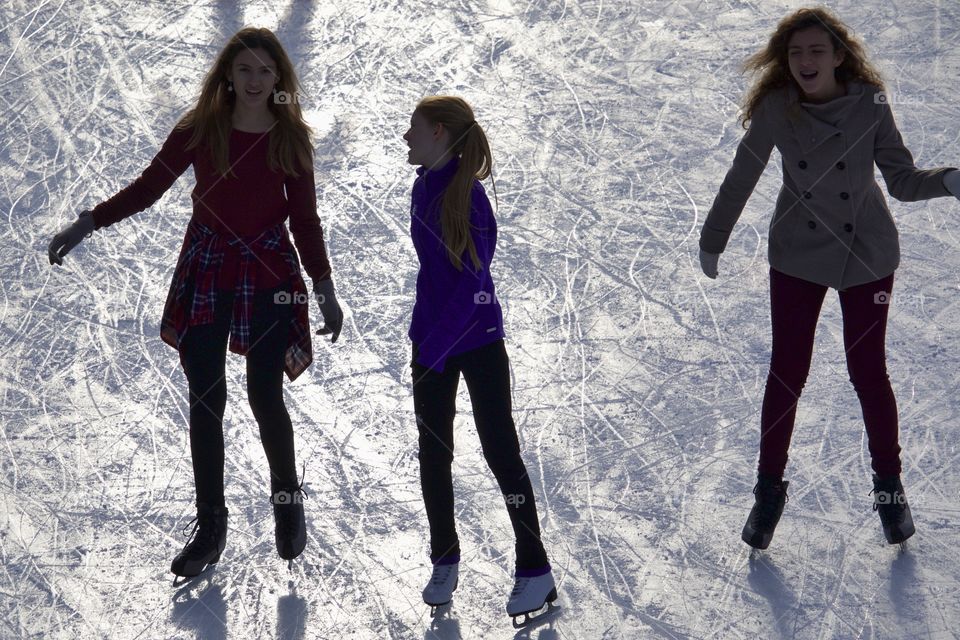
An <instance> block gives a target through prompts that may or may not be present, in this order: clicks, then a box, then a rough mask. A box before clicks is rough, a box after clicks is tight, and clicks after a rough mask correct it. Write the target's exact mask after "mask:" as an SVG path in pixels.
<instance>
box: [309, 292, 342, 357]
mask: <svg viewBox="0 0 960 640" xmlns="http://www.w3.org/2000/svg"><path fill="white" fill-rule="evenodd" d="M313 293H314V295H316V296H317V303H318V304H319V305H320V314H321V315H322V316H323V324H324V327H323V328H322V329H318V330H317V334H318V335H321V336H325V335H327V334H328V333H332V334H333V337H332V338H331V339H330V344H333V343H334V342H336V341H337V338H339V337H340V330H341V329H342V328H343V311H342V310H341V309H340V305H339V304H338V303H337V295H336V294H335V293H334V291H333V280H331V279H330V278H327V279H326V280H315V281H314V283H313Z"/></svg>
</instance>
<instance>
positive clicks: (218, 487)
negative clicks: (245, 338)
mask: <svg viewBox="0 0 960 640" xmlns="http://www.w3.org/2000/svg"><path fill="white" fill-rule="evenodd" d="M188 288H190V284H188ZM278 291H291V287H290V285H281V286H279V287H276V288H274V289H269V290H264V291H260V292H258V293H257V294H256V295H255V296H254V299H253V310H252V319H251V327H250V351H249V352H248V354H247V356H246V358H247V395H248V398H249V401H250V408H251V409H252V410H253V415H254V417H255V418H256V420H257V424H258V425H259V427H260V440H261V442H262V443H263V450H264V452H266V454H267V461H268V462H269V464H270V476H271V492H272V491H274V490H275V489H276V488H277V487H279V486H286V485H290V484H296V480H297V475H296V474H297V472H296V461H295V458H294V449H293V426H292V425H291V424H290V416H289V414H288V413H287V408H286V406H285V405H284V403H283V365H284V352H285V350H286V346H287V331H288V322H289V318H290V314H291V311H292V309H293V306H292V305H289V304H275V303H274V297H273V296H274V294H275V293H276V292H278ZM191 299H192V291H188V296H187V300H191ZM232 308H233V291H230V290H220V291H217V303H216V305H215V307H214V316H215V318H214V321H213V323H211V324H203V325H195V326H192V327H190V328H189V329H188V330H187V332H186V334H185V335H184V337H183V340H182V342H181V343H180V362H181V364H182V365H183V370H184V373H186V376H187V382H188V384H189V387H190V454H191V456H192V458H193V477H194V481H195V482H196V486H197V502H206V503H208V504H211V505H217V506H222V505H223V504H224V501H223V411H224V409H225V408H226V404H227V382H226V377H225V365H226V357H227V336H228V334H229V330H230V317H231V315H232Z"/></svg>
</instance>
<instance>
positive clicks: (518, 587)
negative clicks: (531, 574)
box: [510, 578, 530, 598]
mask: <svg viewBox="0 0 960 640" xmlns="http://www.w3.org/2000/svg"><path fill="white" fill-rule="evenodd" d="M529 583H530V578H517V581H516V582H514V583H513V591H511V592H510V597H511V598H516V597H517V596H519V595H520V594H521V593H523V591H524V589H526V588H527V585H528V584H529Z"/></svg>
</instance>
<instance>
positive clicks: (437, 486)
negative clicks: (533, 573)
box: [411, 340, 547, 571]
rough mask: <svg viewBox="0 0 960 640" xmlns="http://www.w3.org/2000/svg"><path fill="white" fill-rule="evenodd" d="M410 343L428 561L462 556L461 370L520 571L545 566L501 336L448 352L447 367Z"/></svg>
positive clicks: (440, 560)
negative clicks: (457, 483)
mask: <svg viewBox="0 0 960 640" xmlns="http://www.w3.org/2000/svg"><path fill="white" fill-rule="evenodd" d="M416 360H417V345H416V344H414V345H413V361H412V362H411V367H412V369H413V371H412V373H413V402H414V409H415V412H416V418H417V429H418V432H419V444H420V453H419V460H420V484H421V488H422V490H423V501H424V505H425V506H426V510H427V520H428V521H429V523H430V559H431V561H432V562H434V563H438V562H439V563H443V562H444V561H451V559H453V558H457V557H459V555H460V542H459V540H458V538H457V531H456V527H455V525H454V517H453V478H452V476H451V473H450V465H451V464H452V463H453V418H454V415H455V414H456V397H457V385H458V384H459V382H460V373H461V372H462V373H463V378H464V380H466V382H467V389H468V390H469V392H470V403H471V405H472V406H473V417H474V421H475V422H476V425H477V435H479V436H480V445H481V447H482V448H483V457H484V458H485V459H486V461H487V464H488V465H489V466H490V469H491V470H492V471H493V475H494V476H495V477H496V479H497V483H498V484H499V485H500V491H501V493H502V494H503V497H504V501H505V502H506V505H507V512H508V513H509V514H510V523H511V524H512V525H513V532H514V535H515V536H516V540H517V544H516V554H517V570H521V571H522V570H534V569H541V568H543V567H545V566H546V565H547V554H546V552H545V551H544V549H543V544H542V543H541V541H540V524H539V522H538V520H537V506H536V502H535V501H534V498H533V489H532V487H531V486H530V478H529V477H527V469H526V467H524V465H523V460H522V459H521V458H520V443H519V441H518V440H517V429H516V426H515V425H514V423H513V416H512V415H511V412H512V408H511V398H510V365H509V361H508V360H507V352H506V349H505V348H504V345H503V340H497V341H496V342H493V343H491V344H488V345H484V346H482V347H479V348H477V349H472V350H470V351H467V352H466V353H462V354H459V355H455V356H451V357H450V358H448V359H447V361H446V367H445V368H444V371H443V373H437V372H436V371H434V370H433V369H428V368H426V367H424V366H422V365H420V364H418V363H417V361H416Z"/></svg>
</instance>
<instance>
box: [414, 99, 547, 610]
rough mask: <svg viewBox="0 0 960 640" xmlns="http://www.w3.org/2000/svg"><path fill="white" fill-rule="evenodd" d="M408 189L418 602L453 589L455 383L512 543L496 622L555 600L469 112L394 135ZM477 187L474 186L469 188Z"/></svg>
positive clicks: (432, 111)
mask: <svg viewBox="0 0 960 640" xmlns="http://www.w3.org/2000/svg"><path fill="white" fill-rule="evenodd" d="M403 139H404V140H405V141H406V142H407V145H408V146H409V147H410V150H409V152H408V155H407V161H408V162H409V163H410V164H414V165H420V166H419V167H418V168H417V178H416V180H415V182H414V184H413V194H412V202H411V207H410V235H411V236H412V238H413V244H414V247H415V248H416V250H417V257H418V258H419V261H420V271H419V273H418V274H417V299H416V303H415V305H414V308H413V320H412V322H411V324H410V333H409V335H410V339H411V340H412V342H413V358H412V361H411V367H412V373H413V400H414V408H415V412H416V419H417V428H418V431H419V446H420V451H419V460H420V481H421V486H422V490H423V500H424V504H425V506H426V511H427V519H428V521H429V523H430V560H431V562H432V564H433V574H432V576H431V577H430V581H429V583H428V584H427V586H426V588H425V589H424V590H423V600H424V602H426V603H427V604H429V605H431V606H433V607H437V606H440V605H443V604H446V603H447V602H449V601H450V599H451V597H452V594H453V591H454V589H456V588H457V581H458V573H459V562H460V544H459V541H458V539H457V532H456V528H455V525H454V518H453V480H452V478H451V474H450V465H451V463H452V462H453V419H454V414H455V412H456V407H455V400H456V395H457V385H458V384H459V381H460V374H461V373H463V377H464V380H466V383H467V389H468V390H469V392H470V401H471V404H472V405H473V412H474V419H475V421H476V425H477V433H478V435H479V436H480V443H481V445H482V447H483V455H484V457H485V458H486V461H487V464H489V465H490V468H491V470H492V471H493V474H494V476H496V479H497V483H498V484H499V485H500V490H501V491H502V492H503V496H504V500H505V502H506V505H507V510H508V512H509V514H510V521H511V523H512V525H513V530H514V533H515V535H516V539H517V542H516V557H517V563H516V581H515V584H514V588H513V592H512V593H511V594H510V598H509V600H508V602H507V613H508V614H509V615H511V616H520V615H525V614H527V613H530V612H532V611H536V610H538V609H541V608H542V607H543V606H544V604H545V603H547V602H552V601H553V600H555V599H556V597H557V591H556V588H555V585H554V580H553V575H552V573H551V570H550V564H549V563H548V561H547V554H546V552H545V551H544V548H543V544H542V543H541V541H540V526H539V523H538V518H537V509H536V503H535V501H534V497H533V489H532V488H531V486H530V479H529V478H528V477H527V470H526V468H525V467H524V464H523V460H522V459H521V458H520V444H519V441H518V439H517V431H516V427H515V425H514V423H513V417H512V415H511V411H512V409H511V398H510V366H509V362H508V359H507V353H506V350H505V349H504V344H503V337H504V332H503V314H502V311H501V308H500V303H499V302H498V301H497V297H496V294H495V292H494V286H493V280H492V279H491V277H490V262H491V260H492V259H493V252H494V248H495V245H496V240H497V224H496V220H495V219H494V217H493V210H492V209H491V207H490V201H489V200H488V199H487V195H486V192H485V191H484V188H483V186H482V185H481V183H480V180H482V179H485V178H486V177H487V176H489V175H490V168H491V165H492V157H491V155H490V147H489V145H488V144H487V138H486V136H485V135H484V133H483V129H482V128H481V127H480V125H479V124H477V123H476V121H475V120H474V117H473V110H472V109H471V108H470V106H469V105H468V104H467V103H466V102H464V101H463V100H462V99H460V98H456V97H450V96H433V97H428V98H424V99H423V100H421V101H420V103H419V104H418V105H417V107H416V109H415V110H414V112H413V116H412V117H411V118H410V129H409V130H408V131H407V132H406V133H405V134H404V136H403ZM478 178H479V179H478Z"/></svg>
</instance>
